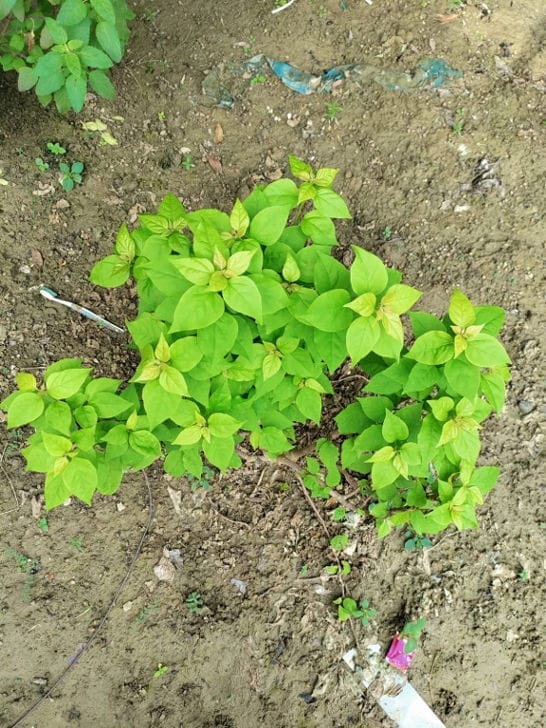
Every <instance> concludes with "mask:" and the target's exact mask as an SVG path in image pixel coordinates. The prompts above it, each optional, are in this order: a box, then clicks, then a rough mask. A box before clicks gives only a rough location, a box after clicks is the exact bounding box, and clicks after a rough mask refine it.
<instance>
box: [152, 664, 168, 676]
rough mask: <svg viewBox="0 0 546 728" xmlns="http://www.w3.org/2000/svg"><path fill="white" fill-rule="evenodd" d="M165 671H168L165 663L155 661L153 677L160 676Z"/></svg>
mask: <svg viewBox="0 0 546 728" xmlns="http://www.w3.org/2000/svg"><path fill="white" fill-rule="evenodd" d="M166 672H169V668H168V666H167V665H163V664H162V663H161V662H158V663H157V670H156V671H155V672H154V679H156V678H158V677H162V676H163V675H164V674H165V673H166Z"/></svg>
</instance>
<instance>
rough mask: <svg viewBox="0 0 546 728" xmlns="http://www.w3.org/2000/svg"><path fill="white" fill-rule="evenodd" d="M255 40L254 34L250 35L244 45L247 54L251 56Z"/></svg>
mask: <svg viewBox="0 0 546 728" xmlns="http://www.w3.org/2000/svg"><path fill="white" fill-rule="evenodd" d="M255 40H256V39H255V38H254V36H253V35H249V36H248V41H247V42H246V44H245V45H244V47H243V51H244V54H245V56H251V55H252V54H253V53H254V41H255Z"/></svg>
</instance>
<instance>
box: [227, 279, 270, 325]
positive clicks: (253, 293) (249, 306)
mask: <svg viewBox="0 0 546 728" xmlns="http://www.w3.org/2000/svg"><path fill="white" fill-rule="evenodd" d="M222 295H223V297H224V301H225V302H226V303H227V305H228V306H229V307H230V308H232V309H233V310H234V311H237V312H238V313H244V314H246V315H247V316H251V317H252V318H253V319H254V320H255V321H257V322H258V323H261V321H262V297H261V294H260V291H259V289H258V286H257V285H256V284H255V283H254V281H253V280H251V279H250V278H249V277H248V276H241V277H239V278H230V279H229V283H228V287H227V288H226V289H225V291H223V292H222Z"/></svg>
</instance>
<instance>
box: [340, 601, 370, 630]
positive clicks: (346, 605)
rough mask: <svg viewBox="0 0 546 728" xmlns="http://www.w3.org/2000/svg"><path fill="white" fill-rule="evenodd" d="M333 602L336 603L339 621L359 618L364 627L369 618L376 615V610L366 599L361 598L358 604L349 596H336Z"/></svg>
mask: <svg viewBox="0 0 546 728" xmlns="http://www.w3.org/2000/svg"><path fill="white" fill-rule="evenodd" d="M334 604H336V605H337V618H338V620H339V621H340V622H346V621H347V620H348V619H360V621H361V622H362V624H363V625H364V627H366V626H367V625H368V624H369V623H370V620H371V619H374V617H375V616H376V615H377V610H376V609H372V608H371V607H370V603H369V601H368V600H367V599H362V600H361V602H360V606H359V605H358V604H357V602H356V600H355V599H351V597H338V598H337V599H335V600H334Z"/></svg>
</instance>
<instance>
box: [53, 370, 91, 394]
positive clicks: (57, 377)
mask: <svg viewBox="0 0 546 728" xmlns="http://www.w3.org/2000/svg"><path fill="white" fill-rule="evenodd" d="M90 372H91V370H90V369H65V370H63V371H60V372H53V373H52V374H49V375H48V374H46V387H47V393H48V394H49V396H50V397H53V399H68V398H69V397H72V395H74V394H76V392H79V391H80V389H81V388H82V386H83V384H84V383H85V381H86V380H87V379H88V377H89V374H90Z"/></svg>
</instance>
